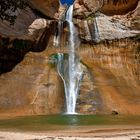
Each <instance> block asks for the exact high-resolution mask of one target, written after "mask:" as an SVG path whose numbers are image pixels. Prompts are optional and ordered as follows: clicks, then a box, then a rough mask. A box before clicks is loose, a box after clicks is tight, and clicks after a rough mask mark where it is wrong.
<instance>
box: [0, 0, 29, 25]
mask: <svg viewBox="0 0 140 140" xmlns="http://www.w3.org/2000/svg"><path fill="white" fill-rule="evenodd" d="M26 6H27V0H1V2H0V19H1V20H7V21H9V22H10V23H11V24H14V21H15V19H16V15H17V12H18V10H19V9H24V8H25V7H26Z"/></svg>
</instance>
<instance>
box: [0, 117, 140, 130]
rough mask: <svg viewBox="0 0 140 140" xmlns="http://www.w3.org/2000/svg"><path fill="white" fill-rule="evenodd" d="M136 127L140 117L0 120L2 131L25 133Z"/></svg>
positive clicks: (20, 118)
mask: <svg viewBox="0 0 140 140" xmlns="http://www.w3.org/2000/svg"><path fill="white" fill-rule="evenodd" d="M112 125H135V126H140V116H120V115H116V116H115V115H114V116H113V115H104V116H103V115H49V116H46V115H43V116H28V117H16V118H12V119H3V120H0V129H1V130H2V129H4V130H7V129H10V130H11V129H12V130H14V129H15V130H24V131H46V130H47V131H48V130H61V129H70V128H76V127H77V128H78V127H82V126H89V127H90V126H92V127H97V126H112Z"/></svg>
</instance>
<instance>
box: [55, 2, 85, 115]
mask: <svg viewBox="0 0 140 140" xmlns="http://www.w3.org/2000/svg"><path fill="white" fill-rule="evenodd" d="M72 19H73V5H71V6H70V7H69V9H68V11H67V13H66V21H67V23H68V29H69V38H68V43H67V45H66V46H67V47H68V54H62V53H58V54H57V71H58V74H59V75H60V77H61V78H62V80H63V82H64V88H65V98H66V114H76V100H77V96H78V92H79V86H80V81H81V79H82V75H83V65H82V64H81V63H80V60H79V57H78V55H77V54H76V48H77V47H78V46H79V38H78V33H77V30H76V28H75V26H74V24H73V21H72ZM59 25H60V24H59ZM58 28H59V27H58ZM58 35H60V33H58ZM56 39H57V40H56V42H57V44H59V43H58V42H60V36H59V37H56ZM58 40H59V41H58Z"/></svg>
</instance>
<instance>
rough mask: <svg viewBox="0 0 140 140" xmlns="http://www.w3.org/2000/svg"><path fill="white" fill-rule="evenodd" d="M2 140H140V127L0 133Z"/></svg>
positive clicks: (0, 139)
mask: <svg viewBox="0 0 140 140" xmlns="http://www.w3.org/2000/svg"><path fill="white" fill-rule="evenodd" d="M0 140H140V127H135V128H133V127H131V126H130V127H127V128H126V127H125V128H121V126H120V127H117V128H113V129H112V128H102V129H101V128H85V129H77V130H75V129H74V130H72V129H71V130H60V131H49V132H16V131H13V132H12V131H0Z"/></svg>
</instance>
